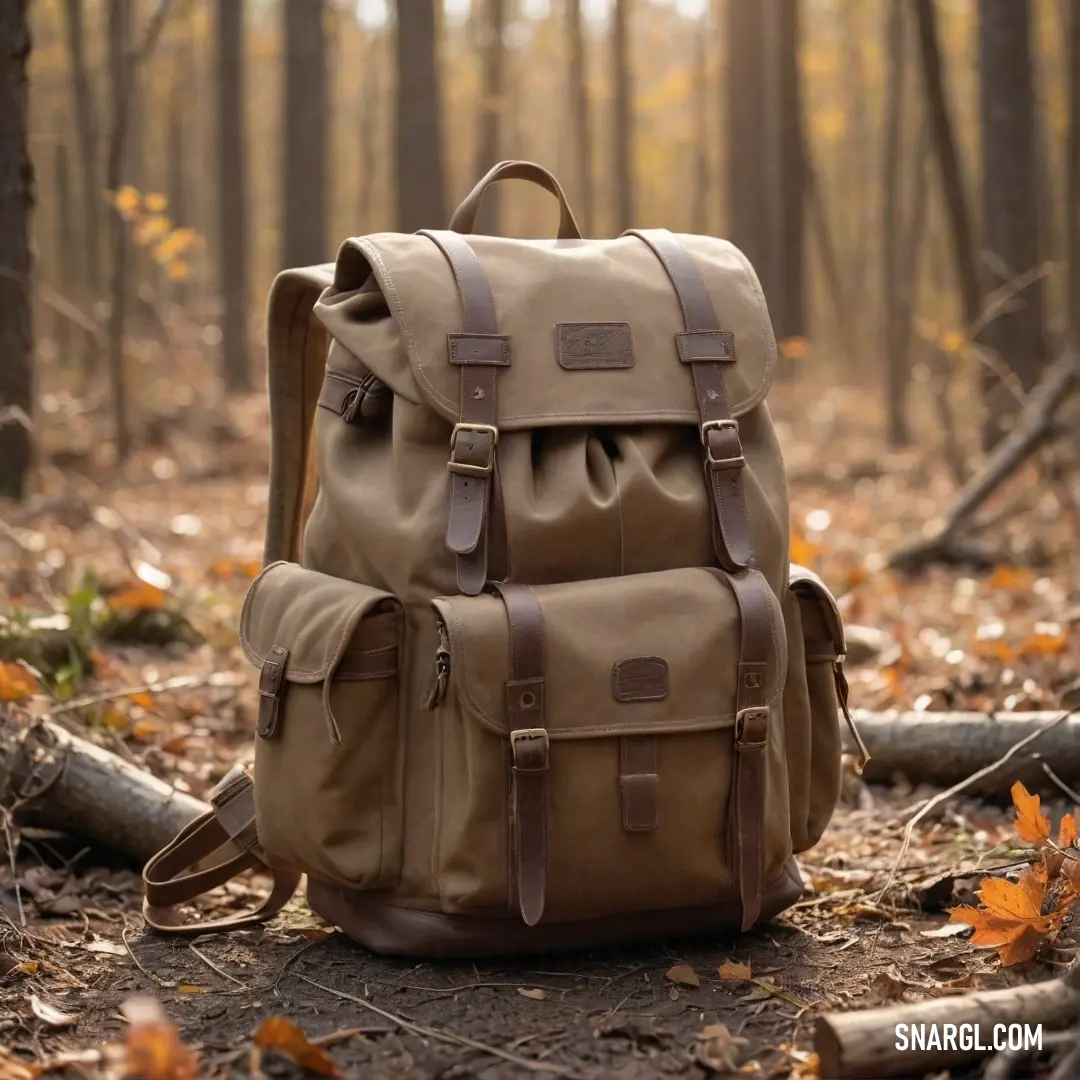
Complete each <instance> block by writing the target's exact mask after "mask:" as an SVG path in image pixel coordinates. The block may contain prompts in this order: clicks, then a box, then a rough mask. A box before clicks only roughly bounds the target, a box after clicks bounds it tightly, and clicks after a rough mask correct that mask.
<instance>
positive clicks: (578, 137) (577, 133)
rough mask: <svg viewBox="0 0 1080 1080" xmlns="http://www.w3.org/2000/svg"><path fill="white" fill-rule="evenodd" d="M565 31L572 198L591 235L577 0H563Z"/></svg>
mask: <svg viewBox="0 0 1080 1080" xmlns="http://www.w3.org/2000/svg"><path fill="white" fill-rule="evenodd" d="M566 34H567V37H568V38H569V41H568V49H567V51H568V52H569V54H570V72H569V76H570V82H569V86H568V87H567V90H568V104H569V112H570V116H569V121H570V130H571V131H572V132H573V135H572V140H573V157H574V171H575V179H574V189H573V193H572V198H573V202H574V205H575V206H578V207H580V208H581V215H580V217H579V219H578V220H579V221H580V223H581V228H582V229H583V231H584V232H585V235H586V236H591V235H592V231H593V227H594V225H595V222H594V219H593V183H592V116H591V112H590V109H589V83H588V73H587V70H586V63H585V31H584V28H583V26H582V18H581V0H567V5H566Z"/></svg>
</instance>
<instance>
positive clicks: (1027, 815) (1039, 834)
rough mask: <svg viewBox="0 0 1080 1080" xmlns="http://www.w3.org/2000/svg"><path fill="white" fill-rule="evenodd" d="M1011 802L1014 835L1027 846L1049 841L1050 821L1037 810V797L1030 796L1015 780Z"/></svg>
mask: <svg viewBox="0 0 1080 1080" xmlns="http://www.w3.org/2000/svg"><path fill="white" fill-rule="evenodd" d="M1012 800H1013V806H1015V807H1016V835H1017V836H1019V837H1020V839H1021V840H1026V841H1027V842H1028V843H1029V844H1041V843H1043V842H1044V841H1046V840H1049V839H1050V819H1049V818H1048V817H1047V816H1046V815H1045V814H1044V813H1043V812H1042V811H1041V810H1040V809H1039V796H1038V795H1032V794H1031V792H1030V791H1028V789H1027V788H1026V787H1024V785H1023V784H1022V783H1021V782H1020V781H1019V780H1017V781H1016V783H1015V784H1013V786H1012Z"/></svg>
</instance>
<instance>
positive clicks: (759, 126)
mask: <svg viewBox="0 0 1080 1080" xmlns="http://www.w3.org/2000/svg"><path fill="white" fill-rule="evenodd" d="M764 19H765V11H764V6H763V4H762V3H761V0H729V3H728V20H727V35H726V42H725V44H726V47H727V89H726V95H725V96H726V99H727V145H726V147H725V151H726V156H727V164H728V204H727V215H726V216H727V223H728V224H727V232H728V236H729V237H730V238H731V241H732V243H733V244H735V246H736V247H738V248H740V249H741V250H742V252H743V253H744V254H745V255H746V257H747V258H748V259H749V260H750V262H751V263H753V265H754V267H755V269H756V270H757V272H758V275H759V276H760V277H761V278H762V282H763V283H771V278H770V275H769V273H768V269H769V268H768V258H767V256H768V248H769V244H768V227H767V220H766V209H767V207H766V202H765V198H764V185H763V183H762V173H763V170H764V161H765V146H764V138H763V135H764V131H765V109H764V84H763V79H764V71H765V65H764V58H765V24H764ZM766 296H769V290H768V284H766Z"/></svg>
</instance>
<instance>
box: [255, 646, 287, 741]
mask: <svg viewBox="0 0 1080 1080" xmlns="http://www.w3.org/2000/svg"><path fill="white" fill-rule="evenodd" d="M288 659H289V650H288V649H286V648H285V647H284V646H282V645H275V646H274V647H273V648H272V649H271V650H270V653H269V655H268V656H267V658H266V659H265V660H264V661H263V666H262V669H261V670H260V672H259V715H258V719H257V720H256V721H255V731H256V733H257V734H258V735H259V737H260V738H263V739H269V738H272V737H273V735H274V732H275V731H277V726H278V718H279V716H280V715H281V699H282V697H283V696H284V692H285V685H286V684H285V665H286V663H287V662H288Z"/></svg>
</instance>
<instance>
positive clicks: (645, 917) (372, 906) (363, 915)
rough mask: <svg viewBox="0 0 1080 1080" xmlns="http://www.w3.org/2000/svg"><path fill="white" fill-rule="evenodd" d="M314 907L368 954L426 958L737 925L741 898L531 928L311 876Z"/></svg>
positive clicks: (796, 890)
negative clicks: (402, 901) (420, 906)
mask: <svg viewBox="0 0 1080 1080" xmlns="http://www.w3.org/2000/svg"><path fill="white" fill-rule="evenodd" d="M802 891H803V882H802V877H801V876H800V874H799V868H798V865H797V864H796V862H795V860H794V859H789V860H788V862H787V863H786V864H785V866H784V869H783V871H782V872H781V873H780V874H779V875H778V876H777V877H776V878H775V879H774V880H773V881H771V882H769V883H768V884H767V885H766V886H765V889H764V894H763V896H762V903H761V918H760V919H759V923H760V922H761V921H764V920H765V919H770V918H772V917H773V916H774V915H777V914H779V913H780V912H781V911H783V910H784V909H785V908H787V907H790V906H791V905H792V904H793V903H795V901H796V900H798V899H799V897H800V896H801V895H802ZM307 896H308V904H309V905H310V906H311V909H312V911H314V912H316V913H317V914H318V915H319V916H321V917H322V918H323V919H325V920H326V921H327V922H329V923H332V924H333V925H334V926H337V927H340V929H341V930H342V931H343V932H344V933H345V934H347V935H348V936H349V937H350V938H352V939H353V940H354V941H356V942H357V943H358V944H360V945H362V946H364V948H366V949H369V950H370V951H371V952H374V953H380V954H382V955H386V956H415V957H422V958H425V959H449V958H461V957H463V958H469V959H472V958H481V957H488V956H514V955H530V954H537V953H547V952H562V951H570V950H574V949H593V948H603V947H605V946H610V945H629V944H632V943H634V942H641V941H649V940H657V939H662V938H675V937H690V936H695V935H698V934H706V933H708V934H715V933H718V932H724V931H730V930H738V928H739V922H740V919H741V916H742V909H741V906H740V904H739V899H738V896H737V895H734V896H732V897H731V898H729V899H727V900H725V901H723V902H721V903H718V904H710V905H708V906H706V907H692V908H676V909H674V910H671V911H646V912H635V913H632V914H621V915H611V916H608V917H607V918H604V919H589V920H587V921H583V922H566V923H550V924H545V923H544V922H541V923H539V924H538V925H537V926H532V927H529V926H526V925H525V923H524V922H522V921H521V920H520V919H516V918H511V917H507V918H484V917H474V916H469V915H444V914H442V913H441V912H437V911H419V910H417V909H415V908H404V907H396V906H394V905H393V904H391V903H389V902H388V901H387V900H385V899H380V897H379V896H378V895H377V894H372V893H365V892H355V891H352V890H348V889H341V888H338V887H337V886H334V885H327V884H324V883H323V882H319V881H312V880H310V879H309V881H308V890H307Z"/></svg>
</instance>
